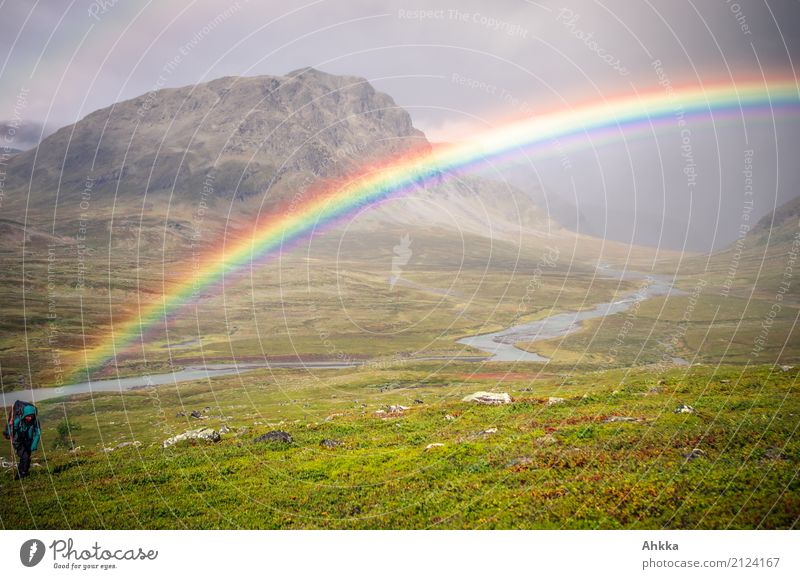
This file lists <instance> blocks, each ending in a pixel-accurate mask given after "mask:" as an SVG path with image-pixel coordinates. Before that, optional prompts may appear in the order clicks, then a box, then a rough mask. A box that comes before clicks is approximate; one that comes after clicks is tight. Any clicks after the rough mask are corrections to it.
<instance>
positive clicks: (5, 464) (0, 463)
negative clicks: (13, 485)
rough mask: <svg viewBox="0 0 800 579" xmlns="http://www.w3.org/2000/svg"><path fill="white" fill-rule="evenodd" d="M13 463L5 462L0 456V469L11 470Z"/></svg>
mask: <svg viewBox="0 0 800 579" xmlns="http://www.w3.org/2000/svg"><path fill="white" fill-rule="evenodd" d="M13 466H14V463H13V462H12V461H8V460H6V457H4V456H0V467H2V468H13Z"/></svg>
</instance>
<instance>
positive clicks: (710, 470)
mask: <svg viewBox="0 0 800 579" xmlns="http://www.w3.org/2000/svg"><path fill="white" fill-rule="evenodd" d="M797 375H798V372H797V370H789V371H781V370H780V369H777V368H774V367H769V366H761V367H750V368H747V369H742V368H741V367H720V368H716V367H709V366H692V367H688V368H674V367H673V368H666V367H658V366H649V367H641V368H635V369H624V370H623V369H619V370H604V371H597V370H592V369H591V368H590V367H588V366H586V367H578V368H575V367H571V366H557V365H554V364H551V365H549V366H548V367H547V368H546V369H545V368H543V367H542V366H541V365H534V364H529V365H517V366H516V367H514V368H513V371H512V372H509V368H508V366H507V365H504V364H484V365H481V366H478V365H474V364H465V363H461V364H448V365H446V366H439V365H435V364H433V363H427V364H419V363H418V364H413V365H412V364H404V365H402V364H401V365H397V366H395V367H391V368H385V369H380V370H377V369H371V368H366V367H362V368H359V369H350V370H342V371H325V372H317V373H316V374H315V375H310V374H308V373H305V372H302V371H288V370H286V371H274V372H267V371H254V372H249V373H246V374H242V375H240V376H237V377H226V378H218V379H214V380H211V381H204V382H196V383H187V384H181V386H180V388H175V387H160V388H157V389H156V388H150V389H147V390H142V391H134V392H129V393H125V394H118V393H117V394H111V393H107V394H100V395H95V396H94V397H91V398H90V397H87V396H82V397H75V398H72V399H69V400H65V401H58V400H53V401H46V402H43V403H42V404H41V415H42V423H43V427H44V436H43V448H42V450H41V452H39V453H37V454H36V455H35V461H37V462H38V463H39V464H40V466H37V467H34V468H33V470H32V475H31V476H30V477H29V478H28V479H25V480H24V481H23V483H22V484H20V483H19V482H16V481H13V480H12V476H11V473H12V471H11V469H4V470H3V471H2V472H0V524H2V526H3V527H4V528H34V527H35V528H152V529H155V528H188V529H197V528H276V529H291V528H344V529H350V528H603V529H613V528H680V529H687V528H689V529H690V528H702V529H706V528H793V527H796V526H797V525H798V517H800V494H799V493H798V491H800V480H798V473H799V472H800V470H799V469H800V462H799V459H800V445H799V443H798V438H797V428H798V425H799V424H800V421H799V420H798V417H799V416H800V391H798V386H797ZM476 390H491V391H497V392H501V391H502V392H508V393H510V394H511V396H512V397H513V399H514V402H513V403H512V404H509V405H503V406H482V405H476V404H474V403H468V402H463V401H461V398H462V397H463V396H464V395H465V394H469V393H472V392H474V391H476ZM549 397H559V398H563V401H561V402H558V403H555V404H548V400H549ZM395 404H400V405H404V406H407V407H408V409H407V410H405V411H403V412H397V413H376V411H377V410H381V409H386V408H387V407H388V406H389V405H395ZM681 404H688V405H690V406H692V407H693V408H694V409H695V412H694V413H686V414H681V413H676V412H675V410H676V408H677V407H678V406H679V405H681ZM205 407H209V409H208V410H207V411H205V412H204V416H205V418H203V419H192V418H187V417H178V416H176V414H177V413H178V412H185V413H186V414H187V416H188V412H189V411H190V410H192V409H203V408H205ZM65 416H66V417H68V419H69V422H70V424H71V426H72V431H71V434H72V435H71V439H72V440H71V442H70V438H69V436H67V437H66V442H67V444H73V445H74V446H75V447H77V448H76V449H75V450H72V451H71V450H69V449H68V448H67V447H66V446H63V445H62V446H59V445H58V440H57V437H56V436H55V434H54V432H55V426H56V424H58V423H59V422H61V421H63V420H64V417H65ZM223 424H224V425H227V426H228V427H229V428H230V429H231V432H229V433H227V434H223V437H222V440H221V441H220V442H217V443H210V442H204V443H183V444H182V445H178V446H175V447H171V448H168V449H163V448H161V444H160V443H161V441H162V440H164V439H166V438H168V437H169V436H172V435H174V434H175V433H180V432H183V431H185V430H187V429H190V428H198V427H200V426H207V427H211V428H215V429H219V428H220V427H221V426H222V425H223ZM274 429H280V430H283V431H286V432H288V433H290V434H291V435H292V437H293V438H294V441H293V443H291V444H283V443H259V442H255V441H254V439H255V438H256V437H257V436H258V435H260V434H263V433H266V432H268V431H271V430H274ZM493 429H496V431H493ZM323 440H329V441H335V442H336V444H334V445H333V448H327V447H325V446H322V445H321V444H320V443H321V442H322V441H323ZM133 441H139V442H140V443H141V445H139V446H125V447H117V445H119V444H120V443H123V442H133ZM432 443H439V444H441V445H442V446H435V447H432V448H430V449H428V450H426V447H427V446H428V445H429V444H432ZM104 448H116V449H115V450H112V451H108V452H106V451H104V450H103V449H104ZM693 451H694V452H693Z"/></svg>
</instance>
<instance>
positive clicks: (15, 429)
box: [3, 400, 39, 450]
mask: <svg viewBox="0 0 800 579" xmlns="http://www.w3.org/2000/svg"><path fill="white" fill-rule="evenodd" d="M38 412H39V411H38V410H37V408H36V406H34V405H33V404H31V403H30V402H23V401H22V400H17V401H16V402H14V407H13V408H12V410H11V413H10V414H9V415H8V423H7V424H6V427H5V430H3V436H5V437H6V438H10V439H11V442H12V444H13V443H15V442H17V441H15V440H14V438H15V437H16V438H20V437H23V436H24V437H25V438H26V439H30V441H31V443H32V445H31V446H32V448H31V449H32V450H36V447H37V446H38V443H39V417H38ZM28 414H32V415H33V420H32V421H31V424H30V426H29V427H26V425H25V422H24V421H23V417H24V416H26V415H28ZM19 442H22V441H21V440H20V441H19Z"/></svg>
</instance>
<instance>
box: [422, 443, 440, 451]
mask: <svg viewBox="0 0 800 579" xmlns="http://www.w3.org/2000/svg"><path fill="white" fill-rule="evenodd" d="M440 446H444V444H443V443H441V442H431V443H430V444H429V445H428V446H426V447H425V450H426V451H428V450H430V449H432V448H438V447H440Z"/></svg>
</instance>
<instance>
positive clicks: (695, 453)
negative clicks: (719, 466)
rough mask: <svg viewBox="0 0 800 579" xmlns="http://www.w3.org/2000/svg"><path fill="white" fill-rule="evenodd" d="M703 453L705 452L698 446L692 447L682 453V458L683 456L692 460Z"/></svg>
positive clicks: (703, 454)
mask: <svg viewBox="0 0 800 579" xmlns="http://www.w3.org/2000/svg"><path fill="white" fill-rule="evenodd" d="M705 455H706V453H705V452H703V451H702V450H700V449H699V448H693V449H692V451H691V452H689V453H687V454H684V455H683V458H685V459H686V460H694V459H696V458H701V457H703V456H705Z"/></svg>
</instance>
